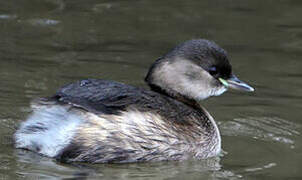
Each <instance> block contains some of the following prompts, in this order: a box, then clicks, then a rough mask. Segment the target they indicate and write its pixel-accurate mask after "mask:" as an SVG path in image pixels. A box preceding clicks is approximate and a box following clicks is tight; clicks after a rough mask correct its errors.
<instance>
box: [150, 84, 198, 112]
mask: <svg viewBox="0 0 302 180" xmlns="http://www.w3.org/2000/svg"><path fill="white" fill-rule="evenodd" d="M149 86H150V88H151V90H152V91H155V92H157V93H160V94H162V95H165V96H168V97H171V98H173V99H175V100H177V101H180V102H182V103H184V104H186V105H188V106H191V107H193V108H194V109H200V108H201V107H200V105H199V103H198V102H197V101H196V100H194V99H192V98H189V97H187V96H185V95H182V94H180V93H178V92H176V91H174V90H171V89H169V90H165V89H162V88H161V87H159V86H157V85H153V84H149Z"/></svg>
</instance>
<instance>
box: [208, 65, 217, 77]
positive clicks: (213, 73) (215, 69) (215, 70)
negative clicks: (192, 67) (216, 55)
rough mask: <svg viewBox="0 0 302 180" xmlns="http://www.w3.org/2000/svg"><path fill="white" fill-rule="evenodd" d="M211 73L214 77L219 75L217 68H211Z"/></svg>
mask: <svg viewBox="0 0 302 180" xmlns="http://www.w3.org/2000/svg"><path fill="white" fill-rule="evenodd" d="M209 73H210V74H211V75H212V76H214V75H216V74H217V73H218V71H217V68H216V67H215V66H212V67H210V69H209Z"/></svg>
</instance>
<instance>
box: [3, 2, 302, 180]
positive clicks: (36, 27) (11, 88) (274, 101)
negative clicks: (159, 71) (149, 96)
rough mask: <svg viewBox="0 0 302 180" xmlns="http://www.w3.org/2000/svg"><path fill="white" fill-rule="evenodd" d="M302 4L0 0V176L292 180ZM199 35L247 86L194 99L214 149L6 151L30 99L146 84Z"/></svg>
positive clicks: (297, 139) (301, 127)
mask: <svg viewBox="0 0 302 180" xmlns="http://www.w3.org/2000/svg"><path fill="white" fill-rule="evenodd" d="M301 6H302V1H298V0H287V1H284V0H275V1H260V0H247V1H241V0H225V1H219V0H204V1H193V0H187V1H172V0H166V1H151V0H149V1H147V0H140V1H133V0H127V1H125V0H123V1H121V0H120V1H118V0H116V1H99V0H89V1H79V0H73V1H63V0H32V1H17V0H11V1H4V0H1V1H0V93H1V95H0V125H1V126H0V128H1V130H0V133H1V136H0V139H1V141H0V142H1V146H0V179H22V178H26V179H57V178H67V179H68V178H71V179H72V178H78V179H81V178H82V179H85V178H88V179H99V178H103V179H184V178H186V179H301V178H302V172H301V167H302V163H301V162H302V143H301V142H302V136H301V132H302V122H301V120H300V117H301V115H302V112H301V108H302V103H301V99H302V95H301V94H302V81H301V77H302V73H301V67H302V61H301V59H302V23H301V16H302V11H301ZM200 37H202V38H207V39H211V40H214V41H216V42H217V43H218V44H219V45H221V46H222V47H223V48H225V49H226V50H227V51H228V52H229V55H230V57H231V62H232V64H233V69H234V72H235V73H236V74H237V76H238V77H240V78H241V79H242V80H245V81H247V82H249V83H250V84H251V85H252V86H254V87H255V88H256V92H255V93H253V94H251V93H238V92H228V93H226V94H224V95H222V96H221V97H215V98H210V99H208V100H206V101H205V102H203V105H204V106H205V107H206V108H207V109H208V110H209V112H210V113H211V114H212V115H213V116H214V117H215V119H216V121H217V123H218V124H219V128H220V129H221V133H222V143H223V150H224V153H223V156H222V157H216V158H212V159H208V160H204V161H185V162H159V163H139V164H124V165H112V164H110V165H108V164H101V165H90V164H61V163H58V162H56V161H54V160H52V159H49V158H46V157H41V156H39V155H37V154H34V153H31V152H27V151H22V150H16V149H14V148H13V144H12V135H13V133H14V131H15V129H16V127H17V126H18V124H19V123H20V122H21V121H22V120H24V119H25V117H26V116H27V115H28V113H29V112H30V109H29V102H30V100H32V99H33V98H35V97H41V96H42V97H43V96H48V95H51V94H53V93H54V92H55V90H56V89H57V88H58V87H60V86H62V85H64V84H65V83H68V82H72V81H75V80H78V79H82V78H87V77H90V78H103V79H111V80H116V81H121V82H125V83H128V84H132V85H136V86H145V85H144V82H143V80H142V79H143V77H144V75H145V73H146V71H147V69H148V67H149V65H150V63H152V62H153V61H154V60H155V59H156V58H157V57H159V56H161V55H162V54H164V53H165V52H167V51H168V50H169V49H170V48H172V47H173V46H175V45H176V44H178V43H180V42H182V41H185V40H188V39H192V38H200Z"/></svg>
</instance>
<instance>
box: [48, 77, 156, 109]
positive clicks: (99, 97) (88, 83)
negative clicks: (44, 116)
mask: <svg viewBox="0 0 302 180" xmlns="http://www.w3.org/2000/svg"><path fill="white" fill-rule="evenodd" d="M154 96H156V95H155V94H153V95H152V93H151V94H150V93H146V92H145V91H144V90H143V89H140V88H136V87H133V86H129V85H126V84H123V83H118V82H114V81H107V80H101V79H85V80H81V81H78V82H75V83H72V84H68V85H66V86H64V87H62V88H61V89H59V90H58V91H57V92H56V94H55V95H54V96H53V97H52V98H55V99H56V100H57V101H58V102H61V103H68V104H72V105H74V106H77V107H81V108H83V109H85V110H87V111H91V112H94V113H97V114H99V113H109V114H115V113H117V112H119V111H121V110H124V109H125V108H127V107H129V106H131V105H134V104H135V105H144V104H148V103H147V102H150V100H151V101H152V97H154Z"/></svg>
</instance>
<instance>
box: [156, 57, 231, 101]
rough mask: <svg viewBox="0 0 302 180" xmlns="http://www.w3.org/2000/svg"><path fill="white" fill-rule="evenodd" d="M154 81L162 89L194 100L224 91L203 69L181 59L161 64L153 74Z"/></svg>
mask: <svg viewBox="0 0 302 180" xmlns="http://www.w3.org/2000/svg"><path fill="white" fill-rule="evenodd" d="M188 72H190V74H188ZM192 76H194V77H192ZM154 81H155V82H156V84H157V85H159V86H161V87H162V88H163V89H168V90H169V89H170V90H173V91H176V92H178V93H180V94H182V95H185V96H187V97H190V98H193V99H196V100H203V99H206V98H208V97H210V96H218V95H220V94H222V93H223V92H225V90H226V89H225V87H223V86H222V85H220V84H219V83H217V82H216V81H217V80H216V79H214V78H213V77H212V76H211V75H210V74H209V73H208V72H206V71H205V70H204V69H202V68H201V67H199V66H196V65H195V64H193V63H191V62H190V61H187V60H181V59H178V60H176V61H175V62H173V63H172V64H171V63H165V64H163V65H162V66H161V67H160V69H159V70H158V71H157V72H156V73H155V75H154Z"/></svg>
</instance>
